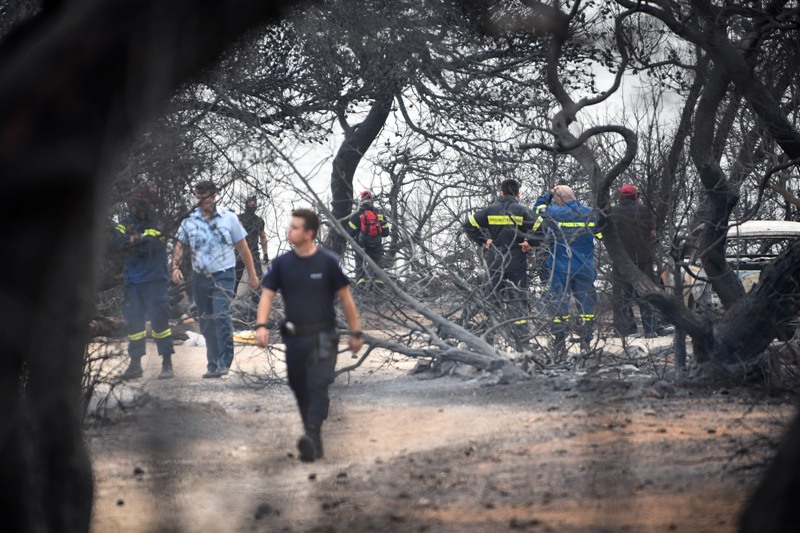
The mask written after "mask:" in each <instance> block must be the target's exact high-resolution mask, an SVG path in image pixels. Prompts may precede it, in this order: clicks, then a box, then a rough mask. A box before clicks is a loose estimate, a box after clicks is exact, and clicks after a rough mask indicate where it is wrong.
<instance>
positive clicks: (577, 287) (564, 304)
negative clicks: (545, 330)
mask: <svg viewBox="0 0 800 533" xmlns="http://www.w3.org/2000/svg"><path fill="white" fill-rule="evenodd" d="M594 280H595V271H594V269H593V268H588V267H584V268H580V269H578V270H577V271H575V272H570V271H568V270H566V269H560V268H554V269H553V274H552V281H551V283H550V297H551V299H552V305H553V327H552V332H553V334H554V335H555V337H556V339H564V338H566V336H567V332H568V331H569V318H570V316H569V302H570V296H572V297H574V298H575V301H576V303H577V306H578V313H579V314H580V318H581V321H582V327H581V328H580V329H581V332H582V334H583V338H584V339H585V340H587V341H588V340H592V338H593V335H592V327H593V324H594V306H595V304H596V303H597V291H596V290H595V288H594Z"/></svg>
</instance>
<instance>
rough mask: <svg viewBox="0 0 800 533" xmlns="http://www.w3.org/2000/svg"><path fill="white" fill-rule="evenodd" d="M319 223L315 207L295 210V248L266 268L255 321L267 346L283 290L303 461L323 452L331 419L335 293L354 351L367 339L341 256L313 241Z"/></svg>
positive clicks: (289, 368)
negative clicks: (326, 424)
mask: <svg viewBox="0 0 800 533" xmlns="http://www.w3.org/2000/svg"><path fill="white" fill-rule="evenodd" d="M319 225H320V221H319V217H318V216H317V214H316V213H315V212H314V211H312V210H310V209H295V210H294V211H293V212H292V218H291V222H290V224H289V229H288V231H287V238H288V240H289V243H290V244H291V245H292V247H293V249H292V250H290V251H289V252H286V253H285V254H283V255H281V256H279V257H277V258H276V259H275V260H274V261H272V264H271V265H270V266H269V267H267V271H266V272H265V273H264V278H263V279H262V281H261V286H262V288H263V290H262V291H261V301H260V302H259V304H258V316H257V323H256V325H255V330H256V343H257V344H258V345H259V346H260V347H262V348H266V346H267V343H268V342H269V327H268V325H267V320H268V319H269V314H270V311H271V309H272V301H273V299H274V298H275V294H276V293H277V292H278V291H280V292H281V293H282V294H283V302H284V306H285V309H286V322H285V323H284V326H283V327H282V328H281V334H282V337H283V341H284V343H285V344H286V366H287V372H288V374H289V386H290V387H291V389H292V391H293V392H294V396H295V399H296V400H297V407H298V408H299V410H300V416H301V418H302V419H303V427H304V429H305V433H304V434H303V435H302V436H301V437H300V439H299V440H298V441H297V448H298V450H299V452H300V460H302V461H307V462H310V461H314V460H315V459H320V458H321V457H323V449H322V437H321V429H322V423H323V422H324V421H325V419H327V418H328V407H329V405H330V398H329V397H328V387H329V386H330V384H331V383H333V380H334V377H335V368H336V354H337V347H338V335H337V333H336V312H335V310H334V307H333V302H334V297H338V299H339V302H340V303H341V305H342V310H343V311H344V315H345V318H346V319H347V325H348V326H349V328H350V339H349V347H350V350H352V351H353V353H355V352H357V351H358V350H359V349H360V348H361V346H362V343H363V342H362V340H361V331H360V329H359V317H358V311H357V310H356V306H355V303H354V302H353V297H352V295H351V294H350V281H349V280H348V279H347V276H346V275H345V274H344V272H342V267H341V261H340V260H339V258H338V257H337V256H336V255H334V254H333V253H332V252H329V251H328V250H325V249H323V248H320V247H318V246H317V245H316V244H315V242H314V239H315V238H316V235H317V231H318V230H319Z"/></svg>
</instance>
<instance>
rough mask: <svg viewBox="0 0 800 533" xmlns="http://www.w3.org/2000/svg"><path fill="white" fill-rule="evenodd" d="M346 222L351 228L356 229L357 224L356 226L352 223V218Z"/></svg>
mask: <svg viewBox="0 0 800 533" xmlns="http://www.w3.org/2000/svg"><path fill="white" fill-rule="evenodd" d="M348 224H349V225H350V227H351V228H353V229H358V226H356V225H355V224H353V221H352V220H351V221H349V222H348Z"/></svg>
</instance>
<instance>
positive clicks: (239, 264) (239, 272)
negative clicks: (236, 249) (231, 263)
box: [233, 251, 262, 299]
mask: <svg viewBox="0 0 800 533" xmlns="http://www.w3.org/2000/svg"><path fill="white" fill-rule="evenodd" d="M250 253H253V252H252V251H251V252H250ZM253 266H255V267H256V274H257V275H258V279H259V280H260V279H261V275H262V270H261V260H260V259H259V257H258V255H255V254H254V255H253ZM234 269H235V270H236V283H235V284H234V286H233V294H234V295H236V293H238V292H239V282H240V281H242V276H243V275H244V261H242V259H241V258H240V257H237V258H236V266H235V267H234ZM257 298H258V297H256V299H257Z"/></svg>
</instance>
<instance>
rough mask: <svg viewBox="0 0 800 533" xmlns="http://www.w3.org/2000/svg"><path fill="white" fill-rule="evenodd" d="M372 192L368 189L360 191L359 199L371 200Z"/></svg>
mask: <svg viewBox="0 0 800 533" xmlns="http://www.w3.org/2000/svg"><path fill="white" fill-rule="evenodd" d="M372 198H373V196H372V191H370V190H369V189H367V190H363V191H361V199H362V200H372Z"/></svg>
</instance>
